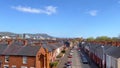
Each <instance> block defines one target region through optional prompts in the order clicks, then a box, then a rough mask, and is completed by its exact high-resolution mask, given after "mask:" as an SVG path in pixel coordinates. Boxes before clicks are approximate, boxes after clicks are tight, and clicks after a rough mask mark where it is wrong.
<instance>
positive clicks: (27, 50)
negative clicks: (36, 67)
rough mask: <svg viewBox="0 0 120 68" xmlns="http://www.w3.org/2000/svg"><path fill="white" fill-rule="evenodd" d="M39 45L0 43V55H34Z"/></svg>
mask: <svg viewBox="0 0 120 68" xmlns="http://www.w3.org/2000/svg"><path fill="white" fill-rule="evenodd" d="M40 47H41V46H31V45H26V46H24V45H23V46H22V45H21V46H20V45H9V46H8V45H6V44H1V45H0V55H20V56H36V54H37V52H38V51H39V49H40Z"/></svg>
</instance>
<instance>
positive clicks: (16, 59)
mask: <svg viewBox="0 0 120 68" xmlns="http://www.w3.org/2000/svg"><path fill="white" fill-rule="evenodd" d="M0 61H2V65H1V66H2V67H1V68H3V66H4V65H9V68H12V65H16V67H17V68H21V66H27V67H28V68H30V67H35V57H27V64H23V57H22V56H10V57H9V62H8V63H5V56H0Z"/></svg>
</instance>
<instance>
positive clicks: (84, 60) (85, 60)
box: [81, 57, 89, 64]
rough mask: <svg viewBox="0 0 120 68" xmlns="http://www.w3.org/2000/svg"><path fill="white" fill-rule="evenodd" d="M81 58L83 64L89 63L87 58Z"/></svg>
mask: <svg viewBox="0 0 120 68" xmlns="http://www.w3.org/2000/svg"><path fill="white" fill-rule="evenodd" d="M81 60H82V63H84V64H88V63H89V62H88V60H87V59H86V58H85V57H82V58H81Z"/></svg>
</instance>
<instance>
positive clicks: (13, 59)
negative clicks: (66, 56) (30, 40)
mask: <svg viewBox="0 0 120 68" xmlns="http://www.w3.org/2000/svg"><path fill="white" fill-rule="evenodd" d="M11 42H12V41H8V44H0V68H49V63H50V62H49V61H50V60H49V52H48V50H47V49H45V48H43V47H42V46H34V45H30V44H29V45H28V44H26V42H25V41H24V43H25V44H22V43H19V42H14V43H11Z"/></svg>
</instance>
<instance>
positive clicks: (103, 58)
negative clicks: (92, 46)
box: [101, 45, 105, 68]
mask: <svg viewBox="0 0 120 68" xmlns="http://www.w3.org/2000/svg"><path fill="white" fill-rule="evenodd" d="M101 47H102V50H103V54H102V68H104V60H105V57H104V46H103V45H102V46H101Z"/></svg>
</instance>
